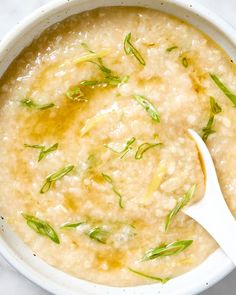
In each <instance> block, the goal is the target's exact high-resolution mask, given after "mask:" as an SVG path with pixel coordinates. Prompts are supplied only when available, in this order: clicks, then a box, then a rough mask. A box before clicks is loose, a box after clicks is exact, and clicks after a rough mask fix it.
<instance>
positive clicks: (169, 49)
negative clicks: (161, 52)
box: [166, 46, 178, 52]
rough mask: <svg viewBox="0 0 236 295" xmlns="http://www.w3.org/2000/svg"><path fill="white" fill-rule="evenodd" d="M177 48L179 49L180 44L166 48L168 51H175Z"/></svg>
mask: <svg viewBox="0 0 236 295" xmlns="http://www.w3.org/2000/svg"><path fill="white" fill-rule="evenodd" d="M175 49H178V46H172V47H169V48H167V49H166V51H167V52H171V51H173V50H175Z"/></svg>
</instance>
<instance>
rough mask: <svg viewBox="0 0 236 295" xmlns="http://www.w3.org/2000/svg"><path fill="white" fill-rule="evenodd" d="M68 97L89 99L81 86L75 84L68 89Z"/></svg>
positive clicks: (75, 99)
mask: <svg viewBox="0 0 236 295" xmlns="http://www.w3.org/2000/svg"><path fill="white" fill-rule="evenodd" d="M66 97H67V98H69V99H70V100H74V101H88V100H87V99H86V98H85V97H84V93H83V92H82V90H81V89H80V87H79V86H75V87H72V88H70V89H69V90H67V92H66Z"/></svg>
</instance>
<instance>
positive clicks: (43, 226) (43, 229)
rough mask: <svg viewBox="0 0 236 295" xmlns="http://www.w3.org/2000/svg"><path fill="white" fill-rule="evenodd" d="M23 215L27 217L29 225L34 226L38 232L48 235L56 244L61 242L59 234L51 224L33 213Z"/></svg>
mask: <svg viewBox="0 0 236 295" xmlns="http://www.w3.org/2000/svg"><path fill="white" fill-rule="evenodd" d="M22 216H23V217H24V218H25V219H26V222H27V224H28V226H29V227H30V228H32V229H33V230H34V231H35V232H36V233H38V234H40V235H43V236H47V237H48V238H50V239H51V240H52V241H53V242H55V243H56V244H60V240H59V238H58V235H57V233H56V232H55V230H54V229H53V228H52V227H51V225H50V224H48V223H47V222H45V221H43V220H41V219H38V218H37V217H34V216H32V215H28V214H23V213H22Z"/></svg>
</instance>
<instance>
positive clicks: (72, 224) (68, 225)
mask: <svg viewBox="0 0 236 295" xmlns="http://www.w3.org/2000/svg"><path fill="white" fill-rule="evenodd" d="M82 224H85V222H76V223H66V224H64V225H62V226H61V228H76V227H78V226H80V225H82Z"/></svg>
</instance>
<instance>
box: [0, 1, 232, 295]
mask: <svg viewBox="0 0 236 295" xmlns="http://www.w3.org/2000/svg"><path fill="white" fill-rule="evenodd" d="M49 1H50V0H23V1H20V0H0V39H1V38H2V37H3V36H4V35H5V34H6V33H7V32H8V31H9V30H10V29H11V28H12V27H13V26H14V25H15V24H16V23H17V22H19V21H20V20H21V19H22V18H24V17H25V16H26V15H28V14H29V13H30V12H32V11H33V10H34V9H36V8H38V7H39V6H41V5H43V4H45V3H48V2H49ZM91 1H92V0H91ZM193 1H197V2H201V3H202V4H204V5H205V6H207V7H209V8H210V9H212V10H213V11H215V12H216V13H218V14H219V15H221V16H222V17H223V18H224V19H225V20H227V21H228V22H229V23H231V24H232V25H233V26H234V27H235V28H236V18H235V11H236V0H224V1H222V0H193ZM235 290H236V271H234V272H232V273H231V274H230V275H229V276H228V277H227V278H225V279H224V280H223V281H221V282H220V283H218V284H217V285H215V286H214V287H212V288H210V289H209V290H207V291H205V292H203V293H202V295H222V294H224V295H234V294H236V291H235ZM0 294H4V295H16V294H17V295H49V293H48V292H46V291H44V290H42V289H41V288H39V287H37V286H36V285H34V284H33V283H31V282H29V281H28V280H27V279H25V278H24V277H22V276H21V275H20V274H19V273H18V272H17V271H15V270H14V269H13V268H12V267H11V266H10V265H9V264H8V263H7V262H6V261H5V260H4V259H3V258H2V257H1V256H0ZM170 295H174V294H170Z"/></svg>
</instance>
